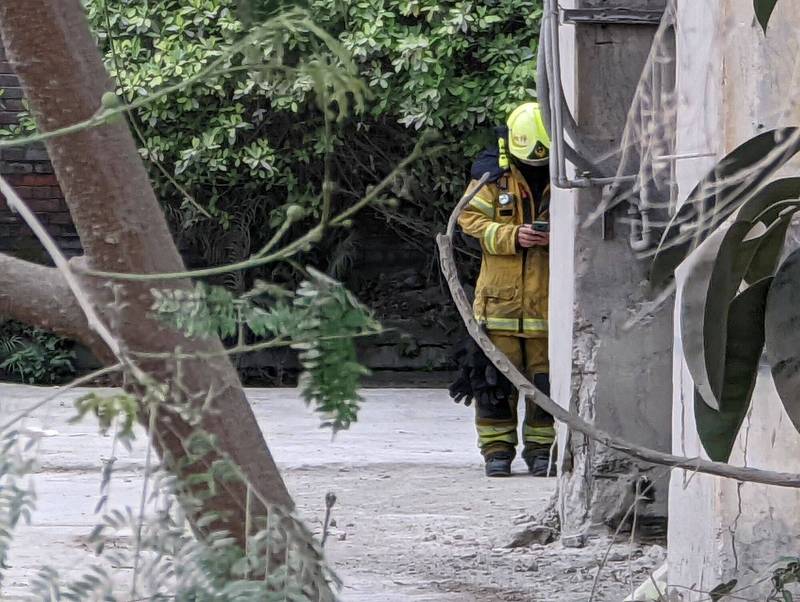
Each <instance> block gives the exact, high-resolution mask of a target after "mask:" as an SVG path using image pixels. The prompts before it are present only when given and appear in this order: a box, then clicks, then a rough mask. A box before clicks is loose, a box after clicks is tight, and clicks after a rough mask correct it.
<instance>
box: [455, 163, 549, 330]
mask: <svg viewBox="0 0 800 602" xmlns="http://www.w3.org/2000/svg"><path fill="white" fill-rule="evenodd" d="M477 185H478V182H477V181H476V180H473V181H472V182H470V184H469V186H468V187H467V193H469V192H471V191H472V190H474V189H475V187H476V186H477ZM504 193H509V194H511V195H513V201H512V202H508V203H507V204H501V196H502V195H503V194H504ZM542 196H543V198H542V199H541V200H540V202H539V203H538V205H539V206H540V207H541V208H542V211H541V212H540V213H538V214H536V212H535V204H534V202H533V194H532V193H531V190H530V188H529V187H528V185H527V183H526V182H525V180H524V179H523V177H522V175H521V174H520V173H519V171H517V169H516V168H515V167H513V166H512V167H511V171H510V172H508V173H507V174H506V175H504V176H503V177H502V178H500V180H498V181H497V182H494V183H489V184H486V185H485V186H484V188H483V189H482V190H481V191H479V192H478V194H477V195H475V197H474V198H473V199H472V201H470V203H469V205H467V207H466V208H465V209H464V211H463V212H462V213H461V215H460V216H459V218H458V223H459V225H460V226H461V229H462V230H463V231H464V232H465V233H466V234H468V235H470V236H473V237H475V238H477V239H478V240H480V242H481V247H482V248H483V259H482V261H481V273H480V276H479V277H478V283H477V285H476V287H475V302H474V304H473V309H474V312H475V318H476V319H477V320H478V322H481V323H483V324H485V325H486V328H487V330H489V331H490V332H497V333H506V334H510V333H517V334H519V336H524V337H537V338H538V337H542V338H543V337H546V336H547V295H548V280H549V258H548V253H547V250H546V249H545V248H544V247H532V248H530V249H527V250H523V249H520V248H518V247H517V231H518V230H519V227H520V226H521V225H522V224H523V223H524V215H525V211H524V210H523V203H530V213H529V215H531V216H533V219H534V220H536V221H549V212H548V210H547V208H548V207H549V197H550V187H549V186H548V187H547V188H546V189H545V191H544V193H543V195H542Z"/></svg>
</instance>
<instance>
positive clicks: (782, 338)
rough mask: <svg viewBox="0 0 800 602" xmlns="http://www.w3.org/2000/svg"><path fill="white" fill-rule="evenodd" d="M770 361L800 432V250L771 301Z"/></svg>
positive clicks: (783, 269) (780, 273) (783, 270)
mask: <svg viewBox="0 0 800 602" xmlns="http://www.w3.org/2000/svg"><path fill="white" fill-rule="evenodd" d="M765 322H766V346H767V360H768V361H769V364H770V367H771V369H772V379H773V381H774V382H775V388H776V389H777V391H778V395H779V396H780V398H781V402H783V407H784V408H785V409H786V413H787V414H788V415H789V418H790V419H791V421H792V424H793V425H794V427H795V429H797V430H798V431H800V353H798V346H797V341H796V339H795V336H794V335H795V334H796V333H797V332H798V327H800V249H798V250H796V251H794V252H793V253H791V254H790V255H789V257H788V258H787V259H786V261H784V262H783V264H782V265H781V266H780V267H779V268H778V272H777V274H776V275H775V283H774V284H773V285H772V290H770V293H769V297H768V298H767V313H766V318H765Z"/></svg>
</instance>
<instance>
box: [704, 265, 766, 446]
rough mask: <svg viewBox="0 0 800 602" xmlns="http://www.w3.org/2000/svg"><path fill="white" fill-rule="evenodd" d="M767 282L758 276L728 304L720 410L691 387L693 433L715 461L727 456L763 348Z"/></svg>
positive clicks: (746, 406)
mask: <svg viewBox="0 0 800 602" xmlns="http://www.w3.org/2000/svg"><path fill="white" fill-rule="evenodd" d="M771 285H772V278H765V279H764V280H760V281H759V282H757V283H755V284H754V285H753V286H751V287H750V288H748V289H746V290H745V291H744V292H742V293H741V294H739V295H738V296H737V297H736V298H735V299H734V300H733V301H732V302H731V304H730V308H729V311H728V315H729V320H728V333H727V347H726V350H725V355H724V357H725V369H724V374H725V380H724V383H723V386H722V394H721V396H720V404H719V405H720V407H721V410H720V411H716V410H714V409H712V408H711V407H709V404H708V403H707V402H706V400H705V399H704V398H703V396H702V395H701V394H700V392H699V391H697V390H695V398H694V412H695V423H696V425H697V434H698V436H699V437H700V442H701V443H702V444H703V449H705V450H706V453H707V454H708V457H709V458H711V459H712V460H715V461H717V462H726V461H727V460H728V458H729V457H730V454H731V450H732V449H733V444H734V442H735V441H736V435H737V434H738V432H739V429H740V428H741V425H742V422H743V421H744V418H745V416H746V415H747V411H748V409H749V407H750V400H751V398H752V395H753V388H754V387H755V383H756V378H757V376H758V364H759V361H760V359H761V352H762V350H763V348H764V312H765V308H766V302H767V301H766V300H767V294H768V292H769V289H770V286H771Z"/></svg>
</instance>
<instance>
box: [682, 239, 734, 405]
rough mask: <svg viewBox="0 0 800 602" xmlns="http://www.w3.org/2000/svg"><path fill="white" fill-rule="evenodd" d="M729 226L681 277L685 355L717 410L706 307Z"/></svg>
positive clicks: (697, 252)
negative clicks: (708, 354)
mask: <svg viewBox="0 0 800 602" xmlns="http://www.w3.org/2000/svg"><path fill="white" fill-rule="evenodd" d="M727 230H728V227H727V226H725V227H723V228H720V229H719V230H717V231H716V232H714V234H712V235H711V237H709V238H708V239H706V240H705V241H703V243H702V244H701V245H700V246H699V247H698V248H697V249H696V250H695V252H694V253H692V254H691V255H690V256H689V259H688V261H687V262H686V264H685V266H684V267H682V268H681V270H680V272H679V276H678V280H679V288H680V291H681V294H680V324H681V341H682V344H683V354H684V358H685V360H686V365H687V367H688V368H689V373H690V374H691V375H692V380H693V381H694V384H695V386H696V387H697V389H698V390H699V391H700V393H701V394H702V396H703V399H705V401H706V403H708V404H709V405H710V406H711V407H712V408H713V409H719V405H718V403H717V395H716V394H715V392H714V391H713V390H712V388H711V384H710V379H709V375H708V372H707V368H706V361H705V358H706V349H705V341H704V336H703V333H704V330H705V328H704V324H705V317H706V312H705V307H706V301H707V299H708V296H709V286H710V283H711V275H712V273H713V270H714V263H715V260H716V257H717V254H718V253H719V249H720V247H721V246H722V243H723V241H724V239H725V234H726V233H727Z"/></svg>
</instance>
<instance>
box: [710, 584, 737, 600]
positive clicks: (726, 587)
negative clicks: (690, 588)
mask: <svg viewBox="0 0 800 602" xmlns="http://www.w3.org/2000/svg"><path fill="white" fill-rule="evenodd" d="M738 583H739V581H738V579H731V580H730V581H727V582H725V583H720V584H719V585H718V586H717V587H715V588H714V589H712V590H711V591H710V592H708V595H709V597H710V598H711V602H719V601H720V600H722V599H724V598H725V597H726V596H727V595H728V594H729V593H731V592H732V591H733V590H734V588H736V585H737V584H738Z"/></svg>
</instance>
